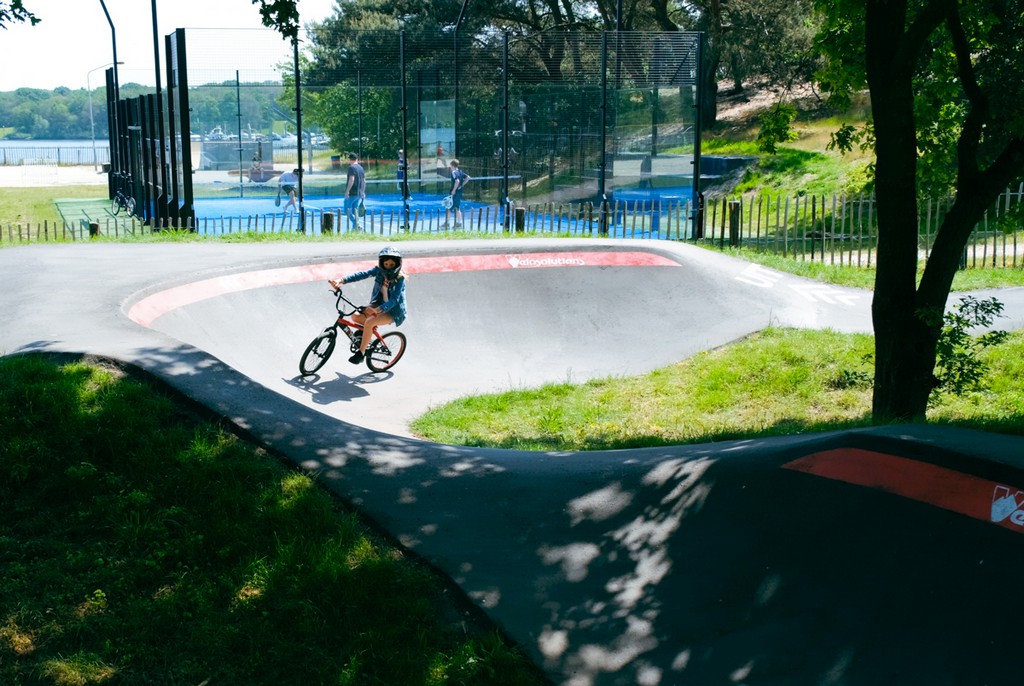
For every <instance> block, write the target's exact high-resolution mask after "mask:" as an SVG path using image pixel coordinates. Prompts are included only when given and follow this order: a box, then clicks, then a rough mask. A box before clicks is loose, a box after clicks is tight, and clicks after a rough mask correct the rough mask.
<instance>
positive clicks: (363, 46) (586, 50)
mask: <svg viewBox="0 0 1024 686" xmlns="http://www.w3.org/2000/svg"><path fill="white" fill-rule="evenodd" d="M184 35H185V39H184V44H183V47H182V49H181V53H182V54H187V59H186V60H181V62H184V64H185V65H187V68H186V71H187V73H186V74H184V78H182V79H181V80H182V81H183V82H185V83H187V98H183V97H182V95H181V94H180V93H176V98H177V99H176V103H177V106H178V107H184V106H185V105H186V102H185V101H186V99H187V108H188V110H187V111H188V114H187V119H186V120H185V121H184V122H182V123H181V125H180V126H179V127H178V135H179V136H184V135H185V133H186V127H187V135H188V140H187V141H185V140H181V142H180V145H181V146H186V145H187V146H188V149H187V153H188V154H187V155H185V157H187V158H188V159H189V160H190V164H191V166H192V170H191V175H190V178H191V181H192V184H191V186H192V187H191V191H192V194H193V195H194V197H195V198H196V199H203V200H209V199H218V198H220V199H224V200H231V199H235V200H243V199H244V200H246V202H245V203H241V204H236V205H235V206H228V205H225V206H224V209H223V213H225V214H234V215H242V214H259V213H260V212H261V211H263V210H267V211H273V208H276V207H278V205H276V204H274V205H273V206H271V205H267V206H266V207H264V205H260V204H259V202H258V201H263V202H264V204H266V203H270V202H271V201H272V200H276V198H277V196H278V191H279V184H278V179H279V178H280V176H281V174H282V173H285V172H290V171H292V170H293V169H300V170H302V172H301V178H302V181H301V187H302V197H301V199H302V200H303V201H304V202H305V203H306V204H307V205H309V206H310V207H313V208H314V209H317V208H318V207H319V208H321V209H329V208H333V207H338V206H340V205H339V204H338V199H339V198H341V197H342V196H343V195H344V193H345V187H346V183H347V175H346V172H347V170H348V166H349V164H348V163H349V160H348V158H349V155H350V154H354V155H356V156H357V157H358V158H359V160H360V161H361V163H362V165H363V166H364V167H365V168H366V171H367V179H368V183H367V193H368V196H371V197H372V196H381V197H383V196H395V197H397V199H398V200H399V201H406V202H407V201H408V200H409V199H410V198H413V199H415V198H417V197H420V196H423V197H429V196H433V197H435V198H436V197H437V196H439V195H441V194H444V193H447V191H448V189H449V188H450V173H451V169H452V168H453V164H457V165H458V167H459V168H461V169H462V170H463V171H465V172H467V173H468V174H469V175H470V176H471V177H472V181H471V182H470V183H469V184H468V185H467V187H466V190H465V197H466V198H467V199H471V200H473V201H475V202H480V203H488V204H498V205H503V204H504V201H505V200H509V201H511V202H513V203H516V204H519V205H525V204H530V203H536V202H546V201H551V202H577V201H579V202H586V201H591V202H595V203H599V202H600V201H601V200H602V199H603V198H611V197H612V196H615V195H617V194H618V195H622V194H625V193H629V192H638V191H646V190H651V189H658V188H660V189H663V190H664V192H669V191H670V190H673V191H676V192H678V193H679V194H680V197H682V196H684V195H685V194H686V193H687V192H689V191H688V189H692V177H693V171H694V148H695V145H694V142H695V139H696V137H697V136H698V135H699V134H698V130H697V123H696V112H697V110H696V108H695V97H696V85H697V84H696V81H697V74H698V73H699V69H698V64H697V62H698V55H699V50H698V45H699V40H700V39H699V34H695V33H682V32H677V33H635V32H629V33H572V32H555V31H552V32H548V33H542V34H537V35H508V34H488V35H472V36H471V35H461V34H460V35H453V34H451V33H450V32H449V33H447V34H445V33H441V34H437V35H433V36H427V37H424V36H421V35H418V36H415V37H409V36H406V35H405V34H402V33H398V32H394V31H387V32H385V31H374V32H369V31H368V32H351V31H350V32H344V33H331V32H329V28H325V27H323V26H320V27H314V28H313V29H312V31H311V32H310V33H303V34H302V35H301V36H300V40H299V43H298V50H296V49H295V46H294V45H293V44H292V43H291V42H290V41H287V40H284V39H282V38H281V36H280V35H279V34H278V33H277V32H275V31H272V30H270V29H267V30H258V31H252V30H224V29H216V30H213V29H188V30H187V31H185V32H184ZM297 57H298V63H296V58H297ZM179 66H180V65H179ZM296 71H298V74H299V81H298V88H296V86H297V84H296V78H295V76H296ZM179 100H180V102H179ZM300 125H301V127H300ZM300 136H301V137H300ZM179 140H180V139H179ZM181 157H182V156H181V155H180V154H179V155H178V158H179V159H181ZM400 160H404V169H403V165H402V164H401V163H400ZM403 172H404V173H403ZM187 173H188V172H187V171H186V170H182V171H181V175H184V174H187ZM181 175H179V176H178V178H179V179H180V178H181ZM403 176H404V178H402V177H403ZM403 182H404V183H403ZM176 186H177V188H183V186H182V184H181V183H178V184H177V185H176ZM182 202H183V203H186V204H187V201H186V200H184V199H183V200H182ZM196 212H197V215H198V214H200V213H201V209H200V207H199V206H198V205H197V207H196Z"/></svg>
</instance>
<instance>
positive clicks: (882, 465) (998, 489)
mask: <svg viewBox="0 0 1024 686" xmlns="http://www.w3.org/2000/svg"><path fill="white" fill-rule="evenodd" d="M783 467H784V468H785V469H793V470H796V471H799V472H805V473H807V474H814V475H815V476H820V477H824V478H826V479H834V480H836V481H844V482H846V483H849V484H856V485H858V486H866V487H868V488H874V489H878V490H881V491H887V492H889V493H893V494H895V495H898V496H902V497H904V498H910V499H911V500H916V501H918V502H922V503H927V504H929V505H934V506H935V507H939V508H942V509H943V510H949V511H951V512H956V513H959V514H962V515H967V516H968V517H973V518H974V519H980V520H982V521H985V522H991V523H993V524H998V525H999V526H1002V527H1005V528H1007V529H1010V530H1012V531H1016V532H1018V533H1024V490H1021V489H1019V488H1017V487H1015V486H1007V485H1006V484H1001V483H998V482H996V481H989V480H988V479H982V478H981V477H977V476H973V475H971V474H964V473H962V472H957V471H955V470H952V469H947V468H946V467H939V466H936V465H933V464H928V463H927V462H919V461H917V460H911V459H909V458H906V457H898V456H896V455H887V454H884V453H877V452H873V451H870V450H861V449H859V448H841V449H837V450H826V451H824V452H820V453H815V454H813V455H808V456H806V457H801V458H800V459H797V460H793V461H792V462H788V463H786V464H784V465H783Z"/></svg>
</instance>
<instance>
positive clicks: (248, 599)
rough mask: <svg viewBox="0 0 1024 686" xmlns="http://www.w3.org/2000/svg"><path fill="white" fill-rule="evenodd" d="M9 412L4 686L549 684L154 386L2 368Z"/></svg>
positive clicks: (458, 609) (1, 364)
mask: <svg viewBox="0 0 1024 686" xmlns="http://www.w3.org/2000/svg"><path fill="white" fill-rule="evenodd" d="M0 410H2V411H0V435H2V436H4V439H3V441H2V442H0V470H2V472H3V479H2V480H0V578H3V579H4V583H3V584H0V608H2V614H0V683H4V684H28V683H47V684H100V683H124V684H148V685H155V684H157V685H158V684H168V685H170V684H200V683H209V684H275V685H278V684H302V685H307V684H360V685H362V684H438V685H440V684H517V685H518V684H539V683H544V682H543V681H542V679H541V677H540V676H539V674H538V672H537V671H536V670H534V668H533V667H532V666H531V665H530V664H529V663H528V662H527V661H526V660H525V659H524V658H523V657H522V656H521V654H519V653H518V652H517V651H516V650H515V649H513V648H512V647H510V646H509V645H507V644H506V643H504V642H503V641H502V639H501V638H500V637H499V635H498V634H497V632H496V631H495V629H494V628H493V627H491V626H489V625H485V624H483V623H482V622H479V621H478V620H477V619H476V614H475V613H472V612H470V611H469V610H468V606H467V605H461V604H460V603H458V602H453V600H452V597H451V591H450V590H449V589H448V588H446V587H445V585H444V584H443V583H442V582H441V581H440V580H439V579H438V578H437V577H436V576H435V575H433V574H432V573H431V572H430V571H429V570H428V569H427V568H426V567H424V566H423V565H421V564H419V563H418V562H417V561H415V560H413V559H410V558H407V557H406V556H405V555H403V553H402V551H401V550H399V549H397V548H395V547H393V546H392V545H390V544H389V543H388V542H387V541H385V540H383V539H381V538H380V537H379V536H377V535H375V534H374V533H372V532H371V531H370V530H369V529H368V528H367V527H366V526H365V525H364V524H363V523H362V522H361V521H360V520H359V519H358V517H357V516H356V515H355V514H353V513H352V512H349V511H346V510H345V509H343V508H342V507H341V506H340V505H339V503H338V501H337V500H336V499H335V498H332V497H331V496H330V495H329V494H328V493H327V492H326V491H325V490H324V489H323V488H321V487H320V486H318V485H317V484H316V483H315V482H314V481H312V480H311V479H310V478H309V477H307V476H306V475H304V474H300V473H297V472H295V471H293V470H291V469H288V468H286V467H285V466H284V465H282V464H281V463H279V462H278V461H277V460H276V459H275V458H274V457H273V456H270V455H268V454H266V453H265V452H263V451H261V450H260V449H258V448H256V447H253V446H251V445H249V444H247V443H245V442H244V441H242V440H240V439H238V438H237V437H236V436H235V435H233V434H231V433H229V432H228V431H226V430H225V429H224V428H223V427H221V426H218V425H217V424H215V423H211V422H209V421H204V420H201V419H200V418H197V417H196V416H194V415H192V414H190V412H189V411H187V410H186V409H185V406H183V405H180V404H178V403H176V401H174V400H172V399H171V398H169V397H168V396H166V395H163V394H161V393H159V392H156V391H155V390H154V389H153V388H152V387H150V386H148V385H147V384H145V383H143V382H140V381H138V380H134V379H132V378H129V377H126V376H125V375H124V374H122V373H120V372H118V370H116V369H112V368H104V367H101V366H97V365H93V364H85V363H81V362H75V363H64V364H58V363H54V362H52V361H50V360H48V359H45V358H42V357H36V356H18V357H8V358H2V359H0Z"/></svg>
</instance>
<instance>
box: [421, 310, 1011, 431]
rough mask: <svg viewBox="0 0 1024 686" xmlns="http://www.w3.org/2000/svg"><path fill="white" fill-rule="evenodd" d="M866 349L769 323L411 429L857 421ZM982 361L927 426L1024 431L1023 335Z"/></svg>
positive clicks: (867, 377) (862, 411) (843, 337)
mask: <svg viewBox="0 0 1024 686" xmlns="http://www.w3.org/2000/svg"><path fill="white" fill-rule="evenodd" d="M997 325H998V322H997ZM872 347H873V338H872V336H870V335H866V334H841V333H836V332H833V331H805V330H787V329H768V330H765V331H762V332H760V333H757V334H755V335H753V336H750V337H749V338H747V339H745V340H742V341H739V342H737V343H734V344H732V345H728V346H725V347H723V348H720V349H717V350H712V351H710V352H705V353H701V354H698V355H696V356H694V357H693V358H691V359H687V360H683V361H681V362H679V363H677V364H674V365H671V366H669V367H665V368H663V369H658V370H656V371H654V372H651V373H650V374H645V375H641V376H634V377H609V378H605V379H599V380H595V381H591V382H589V383H585V384H580V385H570V384H551V385H547V386H544V387H542V388H537V389H525V390H512V391H508V392H504V393H495V394H488V395H480V396H473V397H469V398H463V399H459V400H455V401H453V402H451V403H448V404H446V405H442V406H439V407H436V408H434V409H432V410H430V411H429V412H427V413H426V414H425V415H424V416H422V417H420V418H419V419H417V420H416V421H415V422H414V423H413V425H412V428H413V430H414V431H415V432H416V433H417V434H419V435H421V436H423V437H424V438H427V439H429V440H432V441H438V442H441V443H452V444H458V445H473V446H489V447H500V448H516V449H521V450H558V451H561V450H601V449H615V448H636V447H646V446H655V445H675V444H681V443H706V442H710V441H722V440H727V439H738V438H763V437H766V436H778V435H789V434H801V433H808V432H813V431H826V430H831V429H843V428H852V427H859V426H868V425H870V423H871V374H872V371H873V370H872V363H871V354H872ZM981 358H982V359H983V360H985V361H986V363H987V364H988V365H989V372H988V374H987V375H986V376H985V379H984V382H985V385H984V387H982V388H979V389H977V390H974V391H972V392H970V393H967V394H965V395H964V396H962V397H955V396H949V395H940V396H937V397H936V400H935V403H934V404H933V406H932V408H931V410H930V411H929V416H928V419H929V421H932V422H936V423H944V424H953V425H957V426H963V427H971V428H976V429H983V430H990V431H1002V432H1007V433H1015V434H1024V388H1022V387H1021V385H1020V382H1019V380H1020V379H1021V378H1022V377H1024V331H1017V332H1014V333H1013V334H1012V335H1011V336H1010V338H1009V340H1008V341H1006V342H1005V343H1003V344H1001V345H999V346H997V347H994V348H989V349H987V350H985V351H983V353H982V355H981Z"/></svg>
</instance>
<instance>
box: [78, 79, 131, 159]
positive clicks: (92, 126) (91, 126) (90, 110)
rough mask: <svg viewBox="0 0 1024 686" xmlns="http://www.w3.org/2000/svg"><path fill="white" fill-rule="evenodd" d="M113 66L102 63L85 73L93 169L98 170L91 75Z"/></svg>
mask: <svg viewBox="0 0 1024 686" xmlns="http://www.w3.org/2000/svg"><path fill="white" fill-rule="evenodd" d="M118 64H124V62H118ZM112 66H114V63H113V62H107V63H106V64H101V65H100V66H98V67H96V68H95V69H90V70H89V71H87V72H86V73H85V89H86V90H87V91H88V92H89V129H90V130H91V131H92V170H93V171H96V167H97V164H96V120H95V119H94V118H93V114H92V85H91V84H90V82H89V77H90V76H92V73H93V72H94V71H98V70H100V69H106V68H107V67H112Z"/></svg>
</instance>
